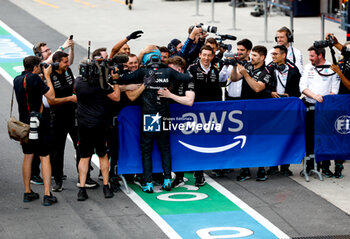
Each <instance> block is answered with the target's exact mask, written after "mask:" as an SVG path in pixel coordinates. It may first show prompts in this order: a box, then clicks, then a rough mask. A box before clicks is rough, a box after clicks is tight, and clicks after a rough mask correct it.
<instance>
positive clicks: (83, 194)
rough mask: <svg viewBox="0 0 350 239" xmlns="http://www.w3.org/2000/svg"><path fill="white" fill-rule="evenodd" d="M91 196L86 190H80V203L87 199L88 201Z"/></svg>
mask: <svg viewBox="0 0 350 239" xmlns="http://www.w3.org/2000/svg"><path fill="white" fill-rule="evenodd" d="M88 198H89V196H88V194H87V192H86V189H85V188H80V189H79V192H78V201H85V200H86V199H88Z"/></svg>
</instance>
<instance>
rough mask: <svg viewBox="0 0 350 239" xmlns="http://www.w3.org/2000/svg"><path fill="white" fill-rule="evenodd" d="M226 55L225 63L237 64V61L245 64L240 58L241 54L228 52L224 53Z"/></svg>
mask: <svg viewBox="0 0 350 239" xmlns="http://www.w3.org/2000/svg"><path fill="white" fill-rule="evenodd" d="M224 57H225V60H224V65H232V66H237V63H238V64H240V65H243V63H242V62H241V61H240V60H239V55H238V54H237V53H236V54H235V53H233V52H226V53H224Z"/></svg>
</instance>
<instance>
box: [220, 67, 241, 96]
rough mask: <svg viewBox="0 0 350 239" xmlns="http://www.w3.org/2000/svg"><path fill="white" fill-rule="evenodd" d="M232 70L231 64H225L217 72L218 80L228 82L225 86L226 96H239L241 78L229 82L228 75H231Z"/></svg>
mask: <svg viewBox="0 0 350 239" xmlns="http://www.w3.org/2000/svg"><path fill="white" fill-rule="evenodd" d="M232 70H233V66H231V65H229V66H227V65H225V66H224V67H223V68H222V69H221V71H220V73H219V81H220V82H227V81H229V82H230V83H229V85H228V86H227V92H228V96H230V97H241V92H242V79H240V80H239V81H236V82H231V80H230V76H231V72H232ZM237 72H238V69H237Z"/></svg>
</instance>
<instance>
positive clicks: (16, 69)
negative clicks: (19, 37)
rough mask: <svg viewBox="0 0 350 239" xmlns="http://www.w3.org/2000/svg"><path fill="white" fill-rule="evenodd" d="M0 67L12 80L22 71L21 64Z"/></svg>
mask: <svg viewBox="0 0 350 239" xmlns="http://www.w3.org/2000/svg"><path fill="white" fill-rule="evenodd" d="M0 29H1V28H0ZM0 67H2V68H3V69H4V70H5V71H6V72H7V73H8V74H9V75H10V76H11V77H12V78H15V77H16V76H18V75H19V74H21V72H22V71H23V70H24V68H23V63H22V62H12V63H0Z"/></svg>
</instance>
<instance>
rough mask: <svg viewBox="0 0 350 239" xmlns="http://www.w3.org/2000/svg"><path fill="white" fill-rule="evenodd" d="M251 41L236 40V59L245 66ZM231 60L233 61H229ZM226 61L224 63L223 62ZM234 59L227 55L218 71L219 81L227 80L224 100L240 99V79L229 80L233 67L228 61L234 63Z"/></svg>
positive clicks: (250, 48)
mask: <svg viewBox="0 0 350 239" xmlns="http://www.w3.org/2000/svg"><path fill="white" fill-rule="evenodd" d="M252 47H253V43H252V42H251V41H250V40H248V39H242V40H240V41H238V42H237V58H238V60H239V61H240V62H241V63H242V64H243V66H245V65H246V64H247V63H248V62H249V60H250V59H249V55H250V52H251V50H252ZM230 60H233V61H234V62H232V61H231V62H230ZM225 62H226V63H225ZM235 62H236V59H234V57H227V59H226V60H225V61H224V66H223V68H222V70H221V71H220V74H219V77H220V82H224V81H226V82H227V80H228V81H229V83H228V85H227V87H226V89H225V100H240V99H241V93H242V81H243V79H240V80H238V81H235V82H233V81H231V72H232V69H233V65H232V64H230V63H235Z"/></svg>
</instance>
